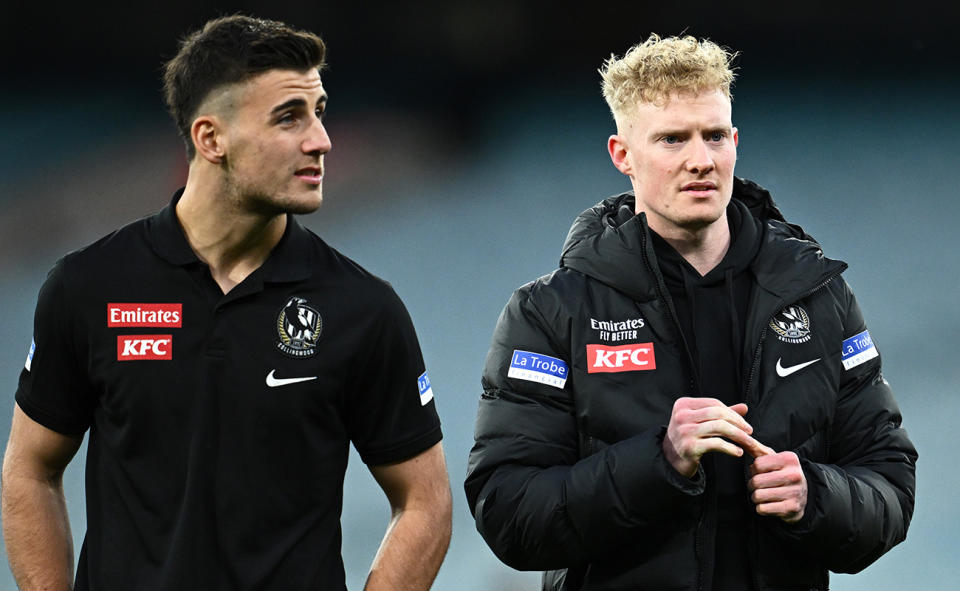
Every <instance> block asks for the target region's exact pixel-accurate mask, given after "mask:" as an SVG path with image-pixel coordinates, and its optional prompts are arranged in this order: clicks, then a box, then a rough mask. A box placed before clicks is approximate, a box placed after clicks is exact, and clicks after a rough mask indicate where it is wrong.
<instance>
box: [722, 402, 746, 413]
mask: <svg viewBox="0 0 960 591" xmlns="http://www.w3.org/2000/svg"><path fill="white" fill-rule="evenodd" d="M727 408H729V409H730V410H732V411H733V412H735V413H737V414H738V415H740V416H741V417H745V416H747V410H748V409H747V405H746V404H744V403H743V402H741V403H739V404H734V405H733V406H728V407H727Z"/></svg>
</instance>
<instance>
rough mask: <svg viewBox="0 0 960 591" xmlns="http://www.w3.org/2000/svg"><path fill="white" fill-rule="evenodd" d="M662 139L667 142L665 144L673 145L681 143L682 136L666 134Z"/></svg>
mask: <svg viewBox="0 0 960 591" xmlns="http://www.w3.org/2000/svg"><path fill="white" fill-rule="evenodd" d="M661 141H662V142H663V143H665V144H669V145H673V144H679V143H680V138H679V137H678V136H675V135H665V136H663V138H662V139H661Z"/></svg>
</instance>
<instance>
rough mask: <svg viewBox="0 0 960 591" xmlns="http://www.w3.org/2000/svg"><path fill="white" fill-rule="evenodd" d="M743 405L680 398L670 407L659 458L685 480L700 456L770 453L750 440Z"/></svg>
mask: <svg viewBox="0 0 960 591" xmlns="http://www.w3.org/2000/svg"><path fill="white" fill-rule="evenodd" d="M746 414H747V405H746V404H743V403H741V404H734V405H733V406H727V405H725V404H724V403H722V402H720V401H719V400H717V399H715V398H680V399H678V400H677V401H676V402H675V403H674V404H673V412H672V413H671V414H670V424H669V425H667V436H666V437H664V438H663V454H664V456H665V457H666V458H667V461H668V462H670V465H671V466H673V468H674V469H675V470H676V471H677V472H679V473H680V474H683V475H684V476H686V477H687V478H692V477H693V476H694V475H695V474H696V473H697V468H698V467H699V466H700V458H701V457H703V454H705V453H707V452H711V451H718V452H721V453H725V454H727V455H730V456H734V457H738V458H739V457H741V456H743V452H744V451H746V452H747V453H749V454H750V455H752V456H753V457H759V456H763V455H767V454H772V453H773V450H772V449H770V448H769V447H767V446H766V445H763V444H762V443H760V442H759V441H757V440H756V439H754V438H753V437H751V434H752V433H753V427H751V426H750V424H749V423H747V421H746V420H745V419H744V418H743V417H744V415H746Z"/></svg>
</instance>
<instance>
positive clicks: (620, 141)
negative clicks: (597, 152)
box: [607, 134, 632, 176]
mask: <svg viewBox="0 0 960 591" xmlns="http://www.w3.org/2000/svg"><path fill="white" fill-rule="evenodd" d="M629 150H630V149H629V147H628V146H627V141H626V139H625V138H624V137H623V136H620V135H617V134H614V135H611V136H610V138H609V139H607V152H609V153H610V160H611V161H613V165H614V166H615V167H616V169H617V170H619V171H620V172H622V173H623V174H625V175H628V176H629V175H630V173H631V172H632V170H631V168H630V161H629V160H627V152H629Z"/></svg>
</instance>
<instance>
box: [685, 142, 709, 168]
mask: <svg viewBox="0 0 960 591" xmlns="http://www.w3.org/2000/svg"><path fill="white" fill-rule="evenodd" d="M689 150H690V154H689V157H688V158H687V163H686V166H687V171H688V172H692V173H694V174H706V173H708V172H710V171H712V170H713V166H714V165H713V154H711V153H710V146H708V145H707V143H706V142H705V141H703V138H695V139H693V140H691V141H690V143H689Z"/></svg>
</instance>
